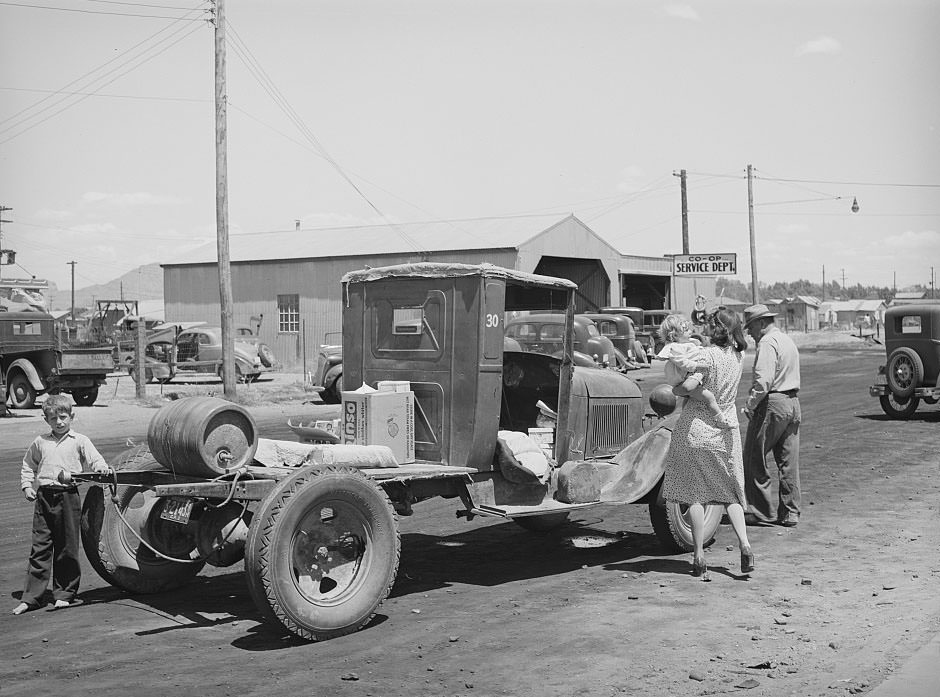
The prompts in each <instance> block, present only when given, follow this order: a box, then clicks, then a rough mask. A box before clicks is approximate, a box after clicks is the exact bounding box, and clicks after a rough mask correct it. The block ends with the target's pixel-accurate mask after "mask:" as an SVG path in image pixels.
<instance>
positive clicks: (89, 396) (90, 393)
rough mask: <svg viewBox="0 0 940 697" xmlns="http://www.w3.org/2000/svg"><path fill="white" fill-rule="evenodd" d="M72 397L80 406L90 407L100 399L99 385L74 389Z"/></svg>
mask: <svg viewBox="0 0 940 697" xmlns="http://www.w3.org/2000/svg"><path fill="white" fill-rule="evenodd" d="M72 399H74V400H75V404H77V405H78V406H80V407H90V406H91V405H92V404H94V403H95V400H96V399H98V386H97V385H96V386H95V387H86V388H85V389H82V390H72Z"/></svg>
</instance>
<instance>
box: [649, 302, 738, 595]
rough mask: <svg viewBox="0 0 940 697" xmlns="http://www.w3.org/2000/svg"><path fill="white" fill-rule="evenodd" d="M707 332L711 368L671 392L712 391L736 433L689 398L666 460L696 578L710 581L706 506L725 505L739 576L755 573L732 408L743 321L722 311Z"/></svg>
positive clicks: (668, 489) (668, 490)
mask: <svg viewBox="0 0 940 697" xmlns="http://www.w3.org/2000/svg"><path fill="white" fill-rule="evenodd" d="M707 332H708V334H709V336H710V338H711V345H710V346H708V347H705V348H704V350H703V351H702V357H701V358H702V362H703V363H707V364H708V368H705V369H703V370H700V371H697V372H695V373H694V374H692V375H690V376H689V377H688V378H687V379H686V381H685V382H684V383H682V384H681V385H678V386H676V387H674V388H673V391H674V392H675V394H677V395H679V396H685V395H686V394H687V393H688V392H689V391H690V390H692V389H694V388H695V387H696V386H698V385H699V384H700V385H701V386H702V387H703V388H705V389H708V390H711V391H712V392H713V393H714V395H715V399H716V400H717V402H718V404H719V405H720V406H721V408H722V410H723V413H724V415H725V418H726V419H728V420H732V421H733V422H734V423H735V427H734V428H732V429H723V428H719V427H718V426H717V425H716V423H715V419H714V416H713V415H712V414H711V412H710V411H709V410H708V406H707V405H705V404H704V403H702V402H696V401H693V400H690V399H687V400H683V401H684V402H685V403H684V404H683V407H682V413H681V414H680V415H679V419H678V421H677V422H676V425H675V427H674V428H673V430H672V441H671V442H670V445H669V453H668V455H667V458H666V472H665V476H664V478H663V496H664V497H665V499H666V500H667V501H673V502H676V503H681V504H687V505H688V506H689V518H690V520H691V523H692V545H693V556H692V575H693V576H698V577H701V578H702V579H703V580H706V581H707V580H708V568H707V567H706V565H705V554H704V549H703V545H704V540H703V537H704V528H705V508H704V506H705V505H707V504H715V505H723V506H724V507H725V509H726V510H727V512H728V518H729V519H730V520H731V526H732V528H733V529H734V533H735V535H737V537H738V546H739V547H740V549H741V573H743V574H747V573H750V572H751V571H753V570H754V555H753V554H752V553H751V545H750V543H749V542H748V539H747V528H746V526H745V524H744V511H745V509H746V502H745V498H744V460H743V457H742V450H741V432H740V431H739V430H738V428H737V413H736V409H735V406H734V400H735V397H737V393H738V383H739V382H740V380H741V371H742V365H743V356H742V353H743V351H744V349H745V348H746V347H747V343H746V341H745V339H744V331H743V330H742V329H741V321H740V320H739V319H738V316H737V314H736V313H734V312H732V311H730V310H725V309H722V310H718V311H717V312H715V313H712V314H711V315H709V316H708V325H707Z"/></svg>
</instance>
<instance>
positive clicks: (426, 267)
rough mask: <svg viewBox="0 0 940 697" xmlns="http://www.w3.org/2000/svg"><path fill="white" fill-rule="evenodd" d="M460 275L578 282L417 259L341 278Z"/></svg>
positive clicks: (565, 285)
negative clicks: (415, 261)
mask: <svg viewBox="0 0 940 697" xmlns="http://www.w3.org/2000/svg"><path fill="white" fill-rule="evenodd" d="M459 276H481V277H484V278H502V279H505V280H506V281H508V282H510V283H515V284H521V285H529V286H540V287H547V288H557V289H564V290H576V289H577V287H578V286H577V284H575V283H574V282H573V281H570V280H568V279H567V278H556V277H554V276H542V275H540V274H534V273H526V272H525V271H517V270H515V269H507V268H503V267H502V266H496V265H495V264H459V263H450V264H447V263H436V262H418V263H415V264H395V265H393V266H377V267H375V268H371V269H362V270H359V271H350V272H348V273H346V274H344V275H343V278H342V282H343V283H344V284H346V283H365V282H369V281H377V280H380V279H383V278H401V277H412V278H449V277H459Z"/></svg>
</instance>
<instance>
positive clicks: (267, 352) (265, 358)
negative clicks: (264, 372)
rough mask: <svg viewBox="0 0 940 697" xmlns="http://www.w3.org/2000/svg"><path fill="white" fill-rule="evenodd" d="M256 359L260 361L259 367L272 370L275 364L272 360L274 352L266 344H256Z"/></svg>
mask: <svg viewBox="0 0 940 697" xmlns="http://www.w3.org/2000/svg"><path fill="white" fill-rule="evenodd" d="M258 358H260V359H261V365H263V366H264V367H265V368H272V367H273V366H274V364H275V363H276V362H277V361H275V359H274V352H273V351H272V350H271V347H270V346H268V345H267V344H258Z"/></svg>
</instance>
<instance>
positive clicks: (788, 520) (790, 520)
mask: <svg viewBox="0 0 940 697" xmlns="http://www.w3.org/2000/svg"><path fill="white" fill-rule="evenodd" d="M779 522H780V524H781V525H782V526H783V527H785V528H795V527H796V526H797V524H798V523H799V522H800V517H799V516H795V515H793V514H792V513H791V514H789V515H786V516H784V517H783V518H781V519H780V521H779Z"/></svg>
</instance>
